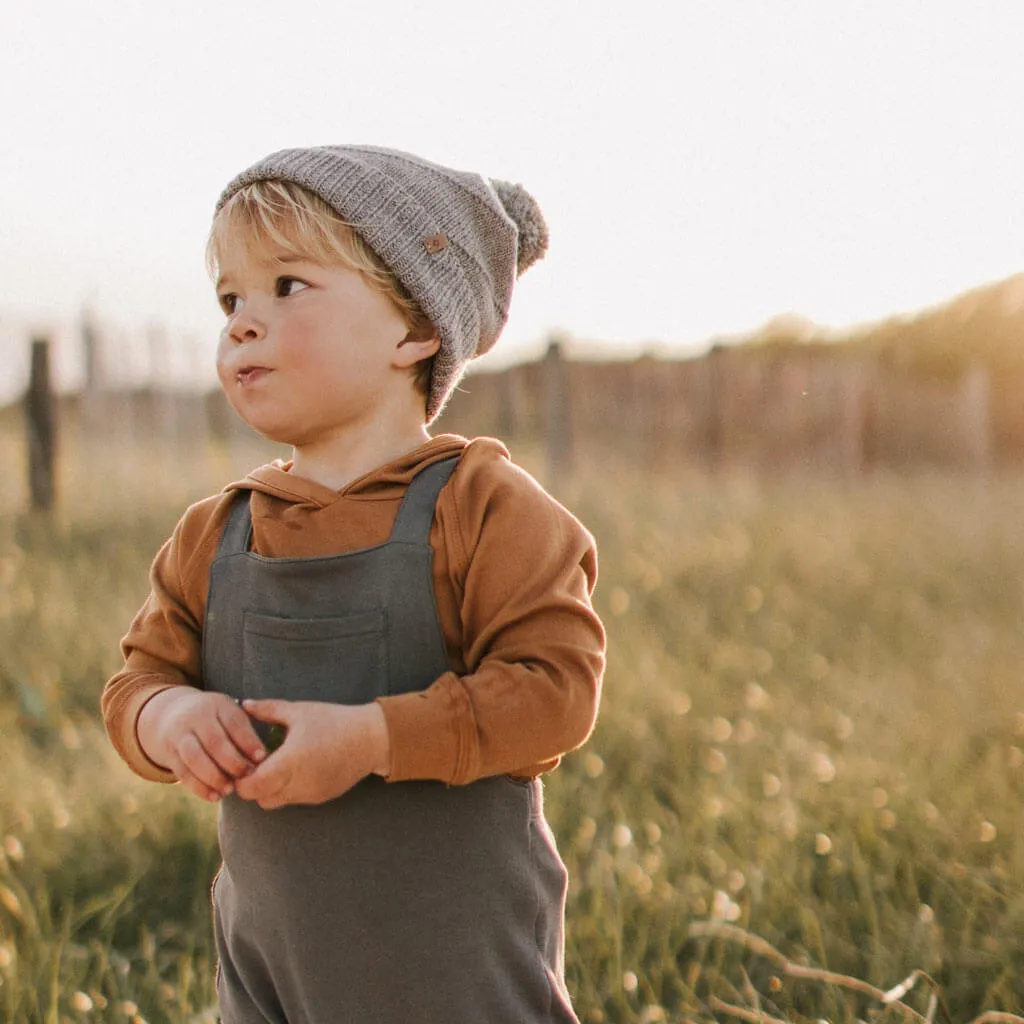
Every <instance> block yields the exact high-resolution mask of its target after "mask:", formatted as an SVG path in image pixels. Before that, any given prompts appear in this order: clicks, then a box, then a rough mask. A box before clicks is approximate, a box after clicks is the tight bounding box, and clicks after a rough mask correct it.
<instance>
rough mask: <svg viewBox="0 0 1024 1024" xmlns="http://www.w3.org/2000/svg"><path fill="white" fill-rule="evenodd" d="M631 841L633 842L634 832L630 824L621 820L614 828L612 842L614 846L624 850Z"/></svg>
mask: <svg viewBox="0 0 1024 1024" xmlns="http://www.w3.org/2000/svg"><path fill="white" fill-rule="evenodd" d="M631 842H633V832H632V831H631V829H630V827H629V826H628V825H626V824H623V823H622V822H620V823H619V824H618V825H616V826H615V828H613V829H612V844H613V845H614V846H617V847H618V848H619V849H620V850H622V849H624V848H625V847H627V846H629V844H630V843H631Z"/></svg>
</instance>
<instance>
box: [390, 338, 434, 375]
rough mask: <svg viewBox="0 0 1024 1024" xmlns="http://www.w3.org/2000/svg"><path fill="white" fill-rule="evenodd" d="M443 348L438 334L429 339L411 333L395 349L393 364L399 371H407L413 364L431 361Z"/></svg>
mask: <svg viewBox="0 0 1024 1024" xmlns="http://www.w3.org/2000/svg"><path fill="white" fill-rule="evenodd" d="M440 347H441V340H440V338H438V337H437V335H436V334H431V335H429V336H428V337H423V336H422V335H420V336H416V335H415V334H414V333H413V332H412V331H410V332H409V333H408V334H407V335H406V336H405V337H404V338H403V339H402V340H401V341H400V342H399V343H398V346H397V348H396V349H395V353H394V356H393V357H392V359H393V364H394V366H395V367H397V368H398V369H402V370H407V369H408V368H409V367H410V366H412V365H413V363H419V362H421V361H422V360H424V359H429V358H430V357H431V356H432V355H434V353H435V352H437V350H438V349H439V348H440Z"/></svg>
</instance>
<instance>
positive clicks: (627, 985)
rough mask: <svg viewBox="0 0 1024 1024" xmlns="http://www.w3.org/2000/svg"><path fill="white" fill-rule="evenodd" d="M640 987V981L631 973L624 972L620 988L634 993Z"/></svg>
mask: <svg viewBox="0 0 1024 1024" xmlns="http://www.w3.org/2000/svg"><path fill="white" fill-rule="evenodd" d="M639 985H640V979H639V978H638V977H637V976H636V975H635V974H634V973H633V972H632V971H626V973H625V974H623V975H622V987H623V988H624V989H625V990H626V991H627V992H635V991H636V990H637V988H638V987H639Z"/></svg>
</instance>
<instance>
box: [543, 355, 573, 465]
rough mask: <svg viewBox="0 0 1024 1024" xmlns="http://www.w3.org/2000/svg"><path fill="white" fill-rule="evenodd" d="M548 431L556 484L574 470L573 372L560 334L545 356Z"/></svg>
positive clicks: (545, 398) (545, 400)
mask: <svg viewBox="0 0 1024 1024" xmlns="http://www.w3.org/2000/svg"><path fill="white" fill-rule="evenodd" d="M544 433H545V445H546V448H547V464H548V484H549V485H552V484H555V483H557V482H558V481H559V480H561V479H562V478H563V477H565V476H566V475H567V474H568V473H570V472H571V470H572V413H571V410H570V407H569V373H568V367H566V365H565V357H564V356H563V354H562V345H561V342H560V341H559V340H558V339H557V338H552V339H551V341H550V343H549V344H548V351H547V355H546V356H545V357H544Z"/></svg>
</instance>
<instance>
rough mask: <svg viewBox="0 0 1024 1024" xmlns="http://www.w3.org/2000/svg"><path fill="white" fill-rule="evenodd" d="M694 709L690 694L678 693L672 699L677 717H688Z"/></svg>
mask: <svg viewBox="0 0 1024 1024" xmlns="http://www.w3.org/2000/svg"><path fill="white" fill-rule="evenodd" d="M692 708H693V701H692V700H691V699H690V695H689V694H688V693H677V694H675V695H674V696H673V698H672V710H673V711H674V712H675V713H676V714H677V715H688V714H689V713H690V711H691V709H692Z"/></svg>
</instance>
